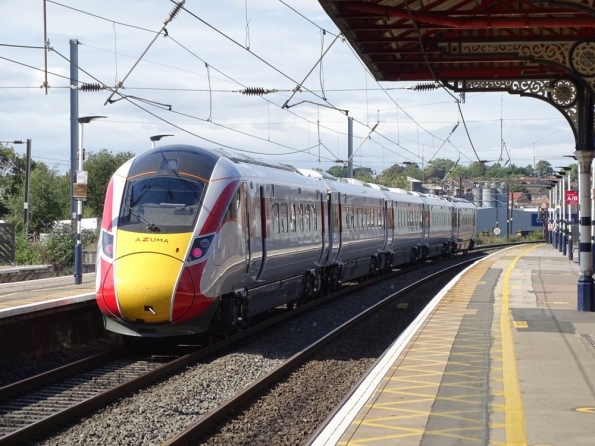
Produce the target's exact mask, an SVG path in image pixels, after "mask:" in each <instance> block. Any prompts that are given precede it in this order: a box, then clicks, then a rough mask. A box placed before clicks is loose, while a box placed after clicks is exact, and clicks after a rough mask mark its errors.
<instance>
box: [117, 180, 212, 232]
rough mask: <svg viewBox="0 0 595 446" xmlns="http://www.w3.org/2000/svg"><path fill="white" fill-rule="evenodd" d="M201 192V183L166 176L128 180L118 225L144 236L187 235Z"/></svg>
mask: <svg viewBox="0 0 595 446" xmlns="http://www.w3.org/2000/svg"><path fill="white" fill-rule="evenodd" d="M204 189H205V184H204V183H202V182H199V181H194V180H189V179H185V178H178V177H169V176H148V175H147V176H143V177H140V178H139V179H136V180H131V181H127V182H126V189H125V191H124V200H123V202H122V207H121V209H120V215H119V220H118V225H119V227H120V228H121V229H124V230H133V231H138V232H147V233H148V232H162V233H177V232H178V233H179V232H190V231H192V230H193V228H194V224H195V222H196V217H197V216H198V211H199V209H200V200H201V197H202V194H203V191H204Z"/></svg>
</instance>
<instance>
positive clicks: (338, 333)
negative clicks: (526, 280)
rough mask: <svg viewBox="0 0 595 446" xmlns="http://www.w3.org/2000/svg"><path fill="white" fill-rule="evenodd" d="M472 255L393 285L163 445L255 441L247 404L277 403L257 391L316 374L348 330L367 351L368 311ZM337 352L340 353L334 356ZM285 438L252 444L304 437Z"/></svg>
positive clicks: (373, 329)
mask: <svg viewBox="0 0 595 446" xmlns="http://www.w3.org/2000/svg"><path fill="white" fill-rule="evenodd" d="M475 260H476V259H472V260H465V261H462V262H461V263H459V264H457V265H454V266H451V267H448V268H445V269H443V270H442V271H439V272H437V273H433V274H430V275H428V276H426V277H424V278H423V279H421V280H418V281H416V282H415V283H412V284H410V285H408V286H405V287H403V288H402V289H400V290H398V291H397V292H394V293H391V294H390V295H388V296H386V297H385V298H383V299H382V300H380V301H379V302H378V303H376V304H375V305H373V306H371V307H369V308H367V309H366V310H364V311H362V312H361V313H360V314H358V315H357V316H355V317H353V318H351V319H350V320H348V321H347V322H345V323H343V324H342V325H340V326H339V327H337V328H336V329H334V330H333V331H331V332H330V333H328V334H327V335H325V336H323V337H321V338H320V339H319V340H317V341H316V342H314V343H312V344H310V345H309V346H307V347H306V348H304V349H303V350H301V351H300V352H298V353H296V354H295V355H293V356H291V357H290V358H289V359H287V360H286V361H284V362H283V363H282V364H280V365H279V366H278V367H276V368H275V369H273V370H271V371H270V372H269V373H268V374H266V375H265V376H263V377H262V378H260V379H259V380H257V381H256V382H254V383H253V384H252V385H250V386H249V387H248V388H246V389H244V390H243V391H242V392H240V393H238V394H236V395H234V396H233V397H232V398H230V399H229V400H227V401H226V402H225V403H223V404H221V405H220V406H218V407H217V408H216V409H214V410H212V411H211V412H209V413H208V414H206V415H204V416H203V417H201V418H200V419H198V420H197V421H196V422H194V423H192V424H191V425H189V426H188V427H187V428H186V429H184V430H183V431H181V432H180V433H179V434H177V435H176V436H175V437H173V438H171V439H169V440H168V441H167V442H165V443H163V444H164V445H167V446H181V445H186V444H211V443H212V444H221V442H222V441H223V442H226V441H227V442H230V443H232V444H247V443H246V442H249V443H252V442H254V441H255V438H254V436H253V435H254V431H258V432H259V435H260V436H261V435H262V432H263V431H264V430H266V428H258V427H256V426H258V424H259V423H260V422H259V420H258V417H259V416H261V414H262V410H261V409H253V406H258V405H260V406H261V407H266V406H271V407H279V404H278V401H277V402H275V401H274V400H275V398H276V397H275V396H274V393H275V391H272V392H271V394H273V396H271V395H270V394H269V395H265V396H262V397H261V398H259V396H261V395H262V394H263V393H264V392H265V391H266V390H270V389H271V388H272V387H273V386H275V385H279V384H280V383H281V382H283V381H285V380H286V379H287V377H288V376H290V375H291V374H294V373H296V372H297V371H298V369H300V368H303V369H308V368H311V369H313V370H314V371H313V372H311V373H310V375H311V377H312V378H314V377H317V376H318V374H319V373H320V367H319V366H317V365H316V363H317V362H320V360H321V357H327V358H328V357H329V356H333V357H336V356H337V354H336V352H337V349H338V350H339V351H340V350H341V349H342V348H343V349H344V346H345V344H346V342H345V337H346V336H349V334H348V333H349V332H350V331H351V332H353V333H351V336H352V337H356V338H357V337H360V338H361V337H362V336H366V334H367V335H368V337H370V340H369V341H368V340H366V341H363V342H362V340H361V339H359V344H361V346H362V347H363V348H364V349H365V350H366V353H369V350H370V348H371V344H370V342H371V341H372V339H373V342H374V343H376V344H377V343H378V338H379V334H378V330H377V329H378V326H377V324H378V320H377V319H375V318H373V316H374V315H376V314H378V313H379V312H380V311H384V309H385V308H386V307H387V306H389V305H391V304H394V303H395V302H396V301H397V300H400V299H401V298H403V297H404V296H407V295H410V296H411V295H412V294H413V293H418V291H419V290H420V289H421V288H422V287H424V286H427V285H428V283H433V284H435V283H436V281H437V280H438V278H439V277H444V276H446V279H444V280H443V281H444V282H445V283H446V282H447V281H449V280H450V279H451V277H452V276H454V275H456V274H457V273H458V272H459V271H460V270H461V269H462V268H464V267H465V266H467V265H468V264H469V263H472V262H474V261H475ZM432 288H433V287H432ZM430 294H432V293H430ZM430 294H428V297H430V298H431V297H433V296H430ZM417 298H419V295H418V296H417ZM422 301H423V299H422ZM418 303H420V302H418ZM405 305H406V306H404V307H403V308H408V306H407V305H408V304H405ZM396 310H397V311H399V308H398V307H397V308H396ZM416 314H417V312H413V313H412V314H410V315H409V317H414V316H415V315H416ZM385 317H386V315H385ZM390 317H391V316H389V318H390ZM408 319H409V318H408ZM395 328H396V330H394V331H395V332H398V331H399V330H401V329H402V328H403V327H401V326H399V327H395ZM355 329H357V331H355ZM395 334H397V333H394V332H393V333H390V334H389V333H386V332H385V333H384V336H385V337H386V342H388V343H390V342H392V341H393V340H394V339H396V336H395ZM397 336H398V334H397ZM339 339H340V340H341V341H340V342H339V343H338V345H335V346H333V347H330V350H332V351H333V352H334V353H332V354H331V355H329V354H321V351H323V349H325V348H328V346H329V344H332V343H336V342H337V340H339ZM348 342H349V341H348ZM356 342H357V341H356ZM349 345H353V344H352V343H350V344H349ZM382 351H383V350H382ZM316 354H318V355H317V357H315V358H314V359H312V361H310V358H312V357H314V356H315V355H316ZM354 354H355V351H354V350H351V351H350V356H353V355H354ZM339 356H342V355H339ZM308 361H310V362H311V363H309V362H308ZM371 362H373V361H365V362H364V365H363V369H365V368H367V367H368V366H370V365H371ZM305 363H307V364H306V365H304V364H305ZM338 367H339V368H340V369H344V368H345V364H339V365H338ZM359 367H360V369H362V366H361V365H360V366H359ZM301 373H302V375H303V374H304V372H301ZM306 373H307V372H306ZM343 373H344V371H343ZM340 374H341V370H338V371H337V373H334V372H330V373H329V371H328V370H327V371H326V372H325V375H331V376H332V375H340ZM307 379H308V378H304V376H302V377H301V379H298V381H302V382H303V381H306V380H307ZM325 387H329V386H328V385H325ZM294 398H295V399H296V400H303V395H302V392H301V390H299V389H298V391H297V392H295V394H294ZM317 399H320V401H316V400H312V399H310V401H309V402H308V404H309V405H314V406H320V405H322V406H324V405H325V404H324V399H325V396H324V395H323V396H322V397H317ZM267 400H268V401H267ZM284 404H285V405H287V404H288V401H287V397H285V402H284ZM298 405H301V406H303V404H300V403H298ZM240 409H241V410H240ZM279 409H281V408H280V407H279ZM302 409H303V407H302ZM282 410H285V411H286V412H287V413H288V414H289V416H288V417H287V419H284V420H283V421H282V422H281V419H279V418H278V417H277V418H278V419H277V421H278V422H281V423H285V424H289V423H292V422H293V423H295V420H292V417H293V415H294V414H295V412H294V411H291V410H289V411H288V410H287V407H283V408H282ZM300 413H301V414H302V416H307V413H308V412H307V411H306V412H303V411H302V412H300ZM245 425H248V426H251V427H252V429H251V432H250V433H249V434H248V435H246V436H242V434H239V435H238V434H237V433H236V434H235V435H234V431H236V430H237V426H245ZM298 430H302V428H299V429H298ZM281 431H282V430H281ZM230 435H232V439H231V438H230ZM284 435H287V433H285V434H284ZM246 437H248V438H246ZM290 438H291V440H288V439H287V438H286V437H285V439H282V438H263V437H262V436H261V437H260V438H258V440H257V441H256V443H258V444H261V443H260V442H263V444H264V442H268V443H269V444H274V443H277V442H279V443H285V442H286V443H287V444H294V440H295V441H297V443H298V444H299V443H302V441H303V440H304V438H295V434H294V435H292V436H291V437H290ZM271 442H272V443H271Z"/></svg>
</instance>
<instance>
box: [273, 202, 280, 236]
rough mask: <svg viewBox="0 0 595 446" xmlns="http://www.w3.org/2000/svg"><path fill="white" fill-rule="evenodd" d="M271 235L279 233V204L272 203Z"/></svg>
mask: <svg viewBox="0 0 595 446" xmlns="http://www.w3.org/2000/svg"><path fill="white" fill-rule="evenodd" d="M273 233H274V234H278V233H279V203H273Z"/></svg>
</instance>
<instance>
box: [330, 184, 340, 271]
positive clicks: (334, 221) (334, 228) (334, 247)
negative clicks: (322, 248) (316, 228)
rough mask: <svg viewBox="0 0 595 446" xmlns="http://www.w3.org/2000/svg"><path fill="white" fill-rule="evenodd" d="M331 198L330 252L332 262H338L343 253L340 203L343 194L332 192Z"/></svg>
mask: <svg viewBox="0 0 595 446" xmlns="http://www.w3.org/2000/svg"><path fill="white" fill-rule="evenodd" d="M329 196H330V198H329V200H328V207H329V209H328V211H329V219H328V222H329V225H328V226H329V227H328V232H329V250H330V260H331V261H336V260H338V259H339V254H340V252H341V211H340V203H341V201H340V200H341V193H340V192H331V193H330V194H329Z"/></svg>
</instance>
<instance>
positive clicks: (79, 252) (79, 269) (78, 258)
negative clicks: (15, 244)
mask: <svg viewBox="0 0 595 446" xmlns="http://www.w3.org/2000/svg"><path fill="white" fill-rule="evenodd" d="M100 118H107V116H84V117H81V118H78V119H77V122H78V123H79V124H80V126H81V129H80V137H79V144H78V164H77V171H76V174H77V176H78V173H79V172H82V171H83V159H84V153H85V149H84V148H83V126H84V124H88V123H90V122H91V121H94V120H95V119H100ZM77 182H78V178H77ZM82 218H83V201H82V200H81V199H80V198H79V199H78V200H77V201H76V246H75V247H74V283H75V284H76V285H80V284H81V283H82V281H83V245H82V241H81V220H82Z"/></svg>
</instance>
